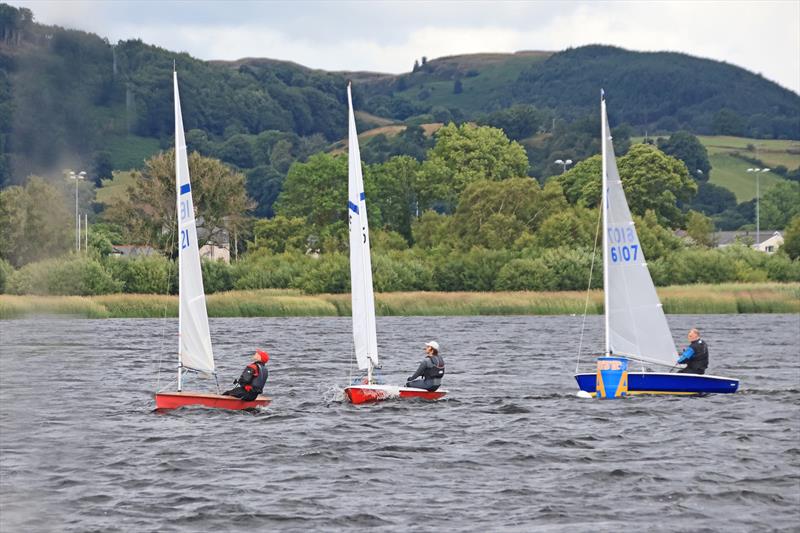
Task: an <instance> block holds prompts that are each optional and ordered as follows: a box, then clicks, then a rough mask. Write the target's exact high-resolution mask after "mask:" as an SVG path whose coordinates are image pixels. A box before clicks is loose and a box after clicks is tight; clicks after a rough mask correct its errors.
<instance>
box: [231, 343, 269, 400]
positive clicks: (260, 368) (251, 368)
mask: <svg viewBox="0 0 800 533" xmlns="http://www.w3.org/2000/svg"><path fill="white" fill-rule="evenodd" d="M267 361H269V354H268V353H267V352H265V351H262V350H258V351H256V353H254V354H253V362H252V363H250V364H249V365H247V366H246V367H245V369H244V371H243V372H242V375H241V376H239V379H237V380H235V381H234V382H233V383H234V385H238V386H237V387H235V388H233V389H231V390H229V391H225V392H223V393H222V394H223V395H224V396H234V397H236V398H240V399H242V400H244V401H252V400H255V399H256V398H257V397H258V395H259V394H261V393H262V392H263V391H264V385H266V383H267V377H269V371H268V370H267Z"/></svg>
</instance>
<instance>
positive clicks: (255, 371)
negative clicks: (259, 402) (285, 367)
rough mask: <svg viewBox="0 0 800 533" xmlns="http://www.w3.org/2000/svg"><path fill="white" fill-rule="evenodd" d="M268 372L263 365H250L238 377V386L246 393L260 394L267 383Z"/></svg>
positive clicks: (259, 363)
mask: <svg viewBox="0 0 800 533" xmlns="http://www.w3.org/2000/svg"><path fill="white" fill-rule="evenodd" d="M268 376H269V371H268V370H267V367H266V365H265V364H264V363H261V362H258V363H250V364H249V365H247V367H245V369H244V371H243V372H242V375H241V376H240V377H239V385H241V386H242V388H243V389H244V390H246V391H247V392H251V391H255V392H257V393H259V394H260V393H261V392H262V391H263V390H264V385H266V383H267V377H268Z"/></svg>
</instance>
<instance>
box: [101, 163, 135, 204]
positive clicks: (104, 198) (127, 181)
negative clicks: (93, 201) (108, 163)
mask: <svg viewBox="0 0 800 533" xmlns="http://www.w3.org/2000/svg"><path fill="white" fill-rule="evenodd" d="M128 185H133V172H123V171H120V170H115V171H114V177H113V179H110V180H103V186H102V187H100V188H99V189H97V201H98V202H100V203H103V204H108V203H110V202H111V201H112V200H114V199H115V198H120V197H122V198H124V197H125V196H127V194H128Z"/></svg>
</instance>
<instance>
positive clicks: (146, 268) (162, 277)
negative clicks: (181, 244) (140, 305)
mask: <svg viewBox="0 0 800 533" xmlns="http://www.w3.org/2000/svg"><path fill="white" fill-rule="evenodd" d="M105 263H106V266H107V267H108V270H109V271H110V272H111V273H112V275H113V276H114V279H116V280H117V281H120V282H121V283H122V290H123V292H127V293H134V294H169V293H171V292H174V291H175V288H176V287H177V276H178V265H177V263H176V262H174V261H170V260H169V259H167V258H166V257H163V256H160V255H154V256H150V257H135V258H130V259H127V258H123V257H109V258H108V259H106V262H105Z"/></svg>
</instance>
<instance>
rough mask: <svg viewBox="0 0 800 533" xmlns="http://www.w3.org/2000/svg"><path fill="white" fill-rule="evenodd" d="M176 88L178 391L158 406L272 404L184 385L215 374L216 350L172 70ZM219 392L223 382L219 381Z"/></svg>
mask: <svg viewBox="0 0 800 533" xmlns="http://www.w3.org/2000/svg"><path fill="white" fill-rule="evenodd" d="M173 83H174V89H175V185H176V193H177V208H178V234H179V243H178V245H179V250H178V279H179V298H180V304H179V308H178V390H177V391H172V392H168V391H159V392H157V393H156V409H176V408H178V407H184V406H187V405H203V406H206V407H213V408H218V409H236V410H238V409H252V408H254V407H259V406H264V405H267V404H268V403H269V402H270V399H269V398H267V397H266V396H259V397H258V398H256V399H255V400H252V401H242V400H240V399H238V398H235V397H233V396H223V395H221V394H209V393H201V392H189V391H184V390H182V389H183V376H184V374H185V373H187V372H192V373H195V374H196V375H198V376H200V377H210V376H214V380H215V382H216V377H217V373H216V369H215V367H214V353H213V351H212V348H211V334H210V332H209V328H208V313H207V311H206V295H205V292H204V290H203V273H202V270H201V269H200V251H199V249H198V247H197V225H196V223H195V216H194V205H193V204H192V185H191V181H190V179H189V161H188V157H187V153H186V141H185V139H184V133H183V118H182V116H181V102H180V96H179V95H178V74H177V73H176V72H173ZM217 391H218V392H219V383H218V382H217Z"/></svg>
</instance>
